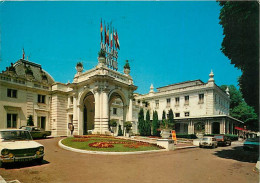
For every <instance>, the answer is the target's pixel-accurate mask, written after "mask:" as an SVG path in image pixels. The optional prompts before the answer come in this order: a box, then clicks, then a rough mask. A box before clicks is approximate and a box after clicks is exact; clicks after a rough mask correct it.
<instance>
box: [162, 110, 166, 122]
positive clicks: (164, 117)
mask: <svg viewBox="0 0 260 183" xmlns="http://www.w3.org/2000/svg"><path fill="white" fill-rule="evenodd" d="M164 119H166V113H165V111H164V110H163V113H162V120H164Z"/></svg>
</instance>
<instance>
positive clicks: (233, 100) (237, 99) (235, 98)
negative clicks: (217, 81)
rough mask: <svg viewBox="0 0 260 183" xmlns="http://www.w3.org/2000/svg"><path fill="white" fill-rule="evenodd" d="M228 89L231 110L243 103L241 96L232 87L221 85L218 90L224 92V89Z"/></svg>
mask: <svg viewBox="0 0 260 183" xmlns="http://www.w3.org/2000/svg"><path fill="white" fill-rule="evenodd" d="M227 87H228V89H229V94H230V109H233V108H234V107H235V106H237V105H239V104H240V103H241V102H242V101H243V97H242V94H241V92H240V91H239V90H237V88H236V87H235V86H234V85H229V86H228V85H221V86H220V88H221V89H222V90H223V91H224V92H226V89H227Z"/></svg>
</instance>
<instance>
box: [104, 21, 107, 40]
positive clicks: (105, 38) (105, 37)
mask: <svg viewBox="0 0 260 183" xmlns="http://www.w3.org/2000/svg"><path fill="white" fill-rule="evenodd" d="M104 40H105V44H107V29H106V24H105V36H104Z"/></svg>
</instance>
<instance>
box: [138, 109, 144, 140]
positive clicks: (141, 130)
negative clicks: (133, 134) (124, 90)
mask: <svg viewBox="0 0 260 183" xmlns="http://www.w3.org/2000/svg"><path fill="white" fill-rule="evenodd" d="M144 125H145V124H144V110H143V108H141V109H140V111H139V114H138V130H139V133H140V135H144V134H145V131H144V128H145V126H144Z"/></svg>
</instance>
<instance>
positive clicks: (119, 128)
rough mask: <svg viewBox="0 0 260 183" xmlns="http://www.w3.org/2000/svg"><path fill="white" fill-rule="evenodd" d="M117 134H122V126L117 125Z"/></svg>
mask: <svg viewBox="0 0 260 183" xmlns="http://www.w3.org/2000/svg"><path fill="white" fill-rule="evenodd" d="M117 135H118V136H123V131H122V128H121V125H119V126H118V134H117Z"/></svg>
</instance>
